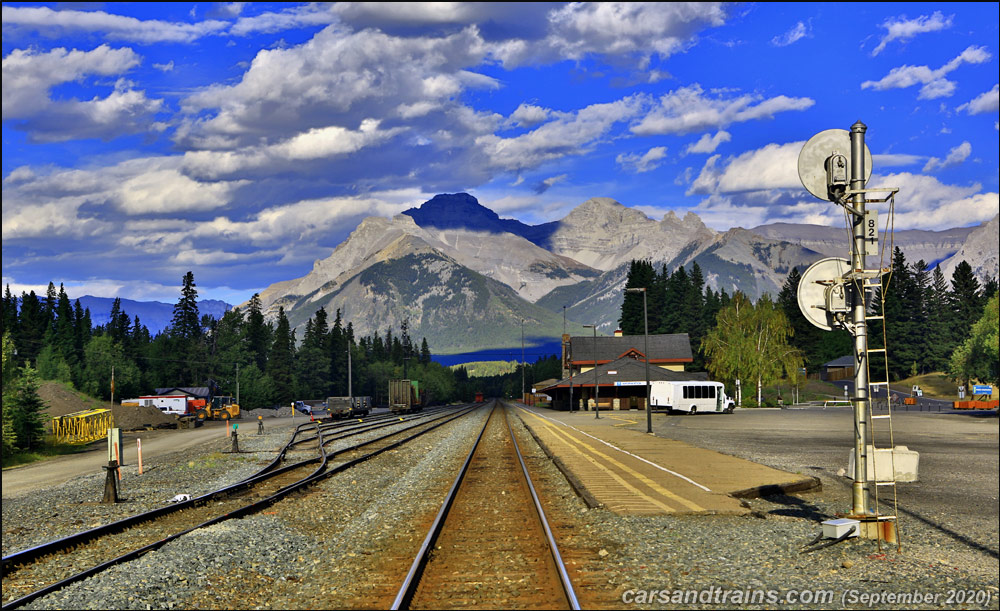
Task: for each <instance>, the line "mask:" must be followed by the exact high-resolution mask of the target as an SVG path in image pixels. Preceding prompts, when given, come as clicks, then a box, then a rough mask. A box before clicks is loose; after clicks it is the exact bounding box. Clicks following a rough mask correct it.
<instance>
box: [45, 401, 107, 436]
mask: <svg viewBox="0 0 1000 611" xmlns="http://www.w3.org/2000/svg"><path fill="white" fill-rule="evenodd" d="M113 427H114V421H113V420H112V418H111V410H110V409H90V410H87V411H83V412H73V413H72V414H66V415H65V416H56V417H55V418H53V419H52V434H53V435H54V436H55V438H56V441H58V442H60V443H89V442H91V441H97V440H98V439H104V438H105V437H107V436H108V429H110V428H113Z"/></svg>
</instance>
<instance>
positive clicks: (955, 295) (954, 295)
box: [948, 261, 984, 344]
mask: <svg viewBox="0 0 1000 611" xmlns="http://www.w3.org/2000/svg"><path fill="white" fill-rule="evenodd" d="M948 300H949V303H950V305H951V313H952V327H951V332H952V338H953V339H954V341H955V343H956V344H958V343H959V342H962V341H965V338H967V337H969V333H970V331H971V330H972V325H974V324H976V321H978V320H979V318H980V317H981V316H982V313H983V303H984V302H983V298H982V292H981V291H980V286H979V280H978V279H977V278H976V275H975V274H974V273H973V272H972V266H970V265H969V264H968V263H967V262H965V261H962V262H960V263H959V264H958V265H956V266H955V271H954V272H953V273H952V275H951V293H950V294H949V296H948Z"/></svg>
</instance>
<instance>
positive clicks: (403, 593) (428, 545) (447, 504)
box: [390, 401, 580, 611]
mask: <svg viewBox="0 0 1000 611" xmlns="http://www.w3.org/2000/svg"><path fill="white" fill-rule="evenodd" d="M496 408H497V402H496V401H494V404H493V407H492V409H491V411H490V416H489V417H487V418H486V423H485V424H484V425H483V429H482V430H481V431H480V432H479V436H478V437H476V442H475V443H474V444H473V445H472V449H471V450H470V451H469V455H468V456H467V457H466V459H465V462H464V463H463V464H462V468H461V469H460V470H459V473H458V477H456V478H455V481H454V482H453V483H452V485H451V488H450V489H449V490H448V495H447V496H446V497H445V500H444V503H442V504H441V509H440V510H439V511H438V513H437V515H436V516H435V518H434V522H433V523H432V524H431V528H430V531H429V532H428V533H427V536H426V537H425V538H424V541H423V543H422V544H421V546H420V549H419V551H418V552H417V556H416V558H415V559H414V560H413V563H412V564H411V565H410V570H409V571H408V572H407V573H406V577H405V578H404V579H403V583H402V585H401V586H400V588H399V592H398V593H397V594H396V598H395V599H394V600H393V603H392V606H391V607H390V608H391V609H393V610H396V609H408V608H409V606H410V603H411V602H412V600H413V596H414V595H415V594H416V591H417V586H418V585H419V583H420V577H421V576H422V574H423V572H424V569H425V568H426V566H427V563H428V561H429V560H430V551H431V550H432V549H434V545H435V543H436V542H437V540H438V537H439V536H440V534H441V531H442V530H443V529H444V523H445V521H446V519H447V517H448V513H449V511H450V510H451V508H452V505H453V504H454V501H455V498H456V497H457V496H458V494H457V493H458V489H459V487H460V486H461V484H462V481H463V480H464V479H465V476H466V474H467V473H468V470H469V465H470V464H471V463H472V458H473V457H474V456H475V454H476V451H477V450H478V448H479V442H480V441H481V440H482V438H483V435H484V434H485V433H486V429H487V427H488V426H489V423H490V419H491V418H492V416H493V412H494V411H496ZM501 410H502V412H503V414H504V422H505V423H506V424H507V430H508V432H509V433H510V436H511V441H513V442H514V450H515V451H516V453H517V459H518V461H519V462H520V464H521V473H522V475H524V479H525V481H526V482H527V484H528V490H529V491H530V492H531V498H532V501H533V504H534V507H535V510H536V514H537V516H538V519H539V521H540V522H541V525H542V528H543V530H544V532H545V537H546V543H547V544H548V547H549V551H550V552H551V553H552V557H553V560H554V561H555V564H556V567H557V569H558V572H559V580H560V583H561V585H562V587H563V592H564V594H565V595H566V600H567V601H568V602H569V606H570V608H571V609H573V610H574V611H578V610H579V609H580V603H579V602H578V601H577V598H576V592H575V590H574V589H573V584H572V582H571V581H570V579H569V575H568V574H567V573H566V569H565V566H564V564H563V561H562V556H561V555H560V554H559V548H558V546H557V545H556V541H555V537H554V536H553V535H552V529H551V528H550V527H549V524H548V520H547V518H546V517H545V511H544V510H543V509H542V505H541V502H540V501H539V499H538V495H537V493H536V492H535V487H534V485H533V484H532V483H531V476H530V475H529V474H528V469H527V467H526V466H525V463H524V459H523V458H522V456H521V450H520V448H519V447H518V445H517V440H516V439H515V438H514V430H513V429H512V428H511V426H510V421H509V420H508V419H507V413H506V409H504V408H503V407H501Z"/></svg>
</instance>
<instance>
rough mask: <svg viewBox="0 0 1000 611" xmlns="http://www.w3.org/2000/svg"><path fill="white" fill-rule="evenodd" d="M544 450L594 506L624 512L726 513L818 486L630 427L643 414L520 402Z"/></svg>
mask: <svg viewBox="0 0 1000 611" xmlns="http://www.w3.org/2000/svg"><path fill="white" fill-rule="evenodd" d="M514 405H515V406H516V407H517V413H518V415H519V416H520V417H521V420H522V421H523V422H524V424H525V425H526V426H527V427H528V429H529V430H530V431H531V434H532V435H533V436H534V437H535V439H537V440H538V442H539V443H540V445H541V446H542V448H543V449H544V450H545V452H546V453H547V454H548V455H549V456H550V457H551V458H552V459H553V460H554V461H555V463H556V465H558V466H559V468H560V469H561V470H562V471H563V473H564V474H566V476H567V478H568V479H569V480H570V482H571V483H572V485H573V486H574V487H575V488H576V490H577V492H578V493H579V494H580V495H581V496H582V497H583V498H584V500H585V501H586V502H587V504H588V505H590V506H592V507H597V506H603V507H605V508H607V509H609V510H610V511H613V512H615V513H617V514H621V515H658V514H726V515H741V514H746V513H749V512H750V509H749V508H747V507H746V506H745V504H744V503H742V502H741V501H740V499H741V498H752V497H756V496H761V495H763V494H774V493H781V492H795V491H802V490H808V489H811V488H815V487H818V486H819V480H818V479H816V478H814V477H809V476H803V475H798V474H795V473H788V472H786V471H781V470H779V469H774V468H771V467H767V466H765V465H761V464H758V463H755V462H752V461H749V460H744V459H742V458H737V457H735V456H729V455H726V454H722V453H719V452H715V451H712V450H706V449H704V448H698V447H695V446H693V445H690V444H688V443H684V442H681V441H675V440H672V439H666V438H663V437H658V436H655V435H650V434H647V433H644V432H639V431H636V430H630V429H627V428H624V427H625V426H626V425H628V424H635V423H636V422H638V421H639V420H640V419H641V418H645V413H644V412H643V413H642V414H641V415H640V414H639V412H632V413H630V412H609V413H607V414H606V415H605V414H603V413H602V415H601V418H600V419H595V418H594V412H575V413H567V412H562V411H554V410H549V409H545V408H539V407H529V406H526V405H524V404H521V403H514Z"/></svg>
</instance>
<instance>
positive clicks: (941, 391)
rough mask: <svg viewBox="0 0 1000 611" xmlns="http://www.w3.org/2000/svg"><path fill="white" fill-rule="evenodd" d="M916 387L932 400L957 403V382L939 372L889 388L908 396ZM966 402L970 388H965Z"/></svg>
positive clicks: (903, 381) (900, 382) (970, 395)
mask: <svg viewBox="0 0 1000 611" xmlns="http://www.w3.org/2000/svg"><path fill="white" fill-rule="evenodd" d="M914 384H915V385H917V386H919V387H920V389H921V390H922V391H924V396H925V397H930V398H933V399H943V400H945V401H958V382H955V381H954V380H952V379H951V378H949V377H948V376H946V375H945V374H943V373H941V372H934V373H927V374H924V375H920V376H914V377H912V378H906V379H905V380H899V381H898V382H892V383H891V384H889V387H890V388H892V389H893V390H898V391H900V392H905V393H906V394H910V391H912V390H913V386H914ZM996 392H997V389H996V387H993V396H994V397H996ZM965 398H966V400H968V399H971V398H972V387H971V386H970V387H968V388H966V394H965Z"/></svg>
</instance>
